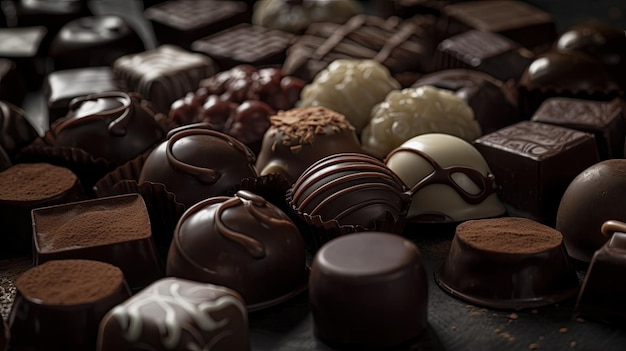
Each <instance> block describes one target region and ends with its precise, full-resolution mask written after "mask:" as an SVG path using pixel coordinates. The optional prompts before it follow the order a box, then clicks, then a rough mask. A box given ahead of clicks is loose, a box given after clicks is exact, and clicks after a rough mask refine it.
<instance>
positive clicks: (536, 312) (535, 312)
mask: <svg viewBox="0 0 626 351" xmlns="http://www.w3.org/2000/svg"><path fill="white" fill-rule="evenodd" d="M530 313H532V314H539V310H538V309H536V308H534V309H532V310H530Z"/></svg>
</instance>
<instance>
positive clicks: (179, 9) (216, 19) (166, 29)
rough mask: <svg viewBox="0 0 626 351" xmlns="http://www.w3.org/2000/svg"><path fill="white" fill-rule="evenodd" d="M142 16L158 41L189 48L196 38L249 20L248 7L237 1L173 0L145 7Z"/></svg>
mask: <svg viewBox="0 0 626 351" xmlns="http://www.w3.org/2000/svg"><path fill="white" fill-rule="evenodd" d="M144 17H145V18H146V19H147V20H149V21H150V23H151V24H152V28H153V29H154V34H155V36H156V39H157V41H158V42H159V43H162V44H175V45H179V46H181V47H183V48H185V49H187V50H189V49H191V43H192V42H194V41H195V40H197V39H200V38H202V37H205V36H207V35H211V34H213V33H217V32H219V31H221V30H224V29H226V28H229V27H232V26H235V25H237V24H239V23H244V22H249V20H250V9H249V8H248V6H247V5H246V4H245V3H244V2H240V1H198V0H177V1H165V2H163V3H161V4H158V5H155V6H152V7H149V8H147V9H146V10H145V11H144Z"/></svg>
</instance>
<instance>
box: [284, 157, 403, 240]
mask: <svg viewBox="0 0 626 351" xmlns="http://www.w3.org/2000/svg"><path fill="white" fill-rule="evenodd" d="M407 190H408V189H407V188H406V186H405V185H404V183H403V182H402V180H401V179H400V178H399V177H398V176H397V175H396V174H395V173H394V172H393V171H391V170H390V169H389V168H387V166H385V164H384V163H382V162H381V161H379V160H377V159H376V158H374V157H371V156H368V155H365V154H357V153H337V154H333V155H330V156H327V157H324V158H322V159H320V160H319V161H317V162H315V163H314V164H312V165H311V166H310V167H308V168H307V169H306V170H305V171H304V172H303V173H302V175H300V177H299V178H298V179H297V181H296V182H295V183H294V185H293V186H292V188H291V190H290V195H289V203H290V205H291V207H292V208H293V209H294V210H295V211H296V212H297V213H299V214H300V215H304V216H309V217H320V218H321V220H322V221H324V222H327V221H336V222H338V223H339V225H347V226H355V227H360V228H364V229H365V230H373V229H375V228H376V220H379V219H381V218H385V217H386V216H391V217H392V218H393V219H394V220H396V221H401V219H403V218H405V217H406V211H407V206H408V202H409V201H410V200H409V195H408V194H407Z"/></svg>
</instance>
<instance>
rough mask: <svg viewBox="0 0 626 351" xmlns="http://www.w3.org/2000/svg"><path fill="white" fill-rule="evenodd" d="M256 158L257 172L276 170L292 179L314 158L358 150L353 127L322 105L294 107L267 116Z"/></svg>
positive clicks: (314, 160) (290, 180)
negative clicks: (265, 128) (268, 117)
mask: <svg viewBox="0 0 626 351" xmlns="http://www.w3.org/2000/svg"><path fill="white" fill-rule="evenodd" d="M270 123H271V125H270V127H269V129H268V130H267V132H265V135H264V137H263V144H262V145H261V151H260V152H259V157H258V159H257V162H256V167H257V169H258V170H259V174H260V175H266V174H270V173H279V174H282V175H283V176H285V178H286V179H287V181H288V182H289V183H293V182H294V181H295V180H296V179H298V177H299V176H300V174H302V172H303V171H304V170H305V169H306V168H307V167H309V166H310V165H312V164H313V163H314V162H316V161H318V160H320V159H322V158H324V157H326V156H328V155H332V154H335V153H339V152H361V145H360V144H359V140H358V139H357V137H356V133H355V131H354V127H352V125H351V124H350V123H349V122H348V121H347V120H346V118H345V117H344V116H343V115H340V114H338V113H335V112H333V111H331V110H328V109H326V108H323V107H309V108H294V109H291V110H288V111H280V112H278V114H276V115H274V116H272V117H270Z"/></svg>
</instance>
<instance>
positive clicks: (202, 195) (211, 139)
mask: <svg viewBox="0 0 626 351" xmlns="http://www.w3.org/2000/svg"><path fill="white" fill-rule="evenodd" d="M255 161H256V158H255V156H254V153H253V152H252V151H251V150H250V149H249V148H248V147H247V146H246V145H244V144H243V143H242V142H240V141H239V140H237V139H235V138H233V137H231V136H229V135H227V134H224V133H221V132H218V131H214V130H210V129H207V126H206V125H203V126H201V125H189V126H184V127H180V128H177V129H174V130H172V131H170V133H169V135H168V139H167V140H166V141H164V142H162V143H161V144H160V145H159V146H157V147H156V148H155V149H154V150H152V152H151V153H150V155H149V156H148V158H147V159H146V161H145V163H144V164H143V167H142V169H141V174H140V175H139V183H140V184H141V183H144V182H152V183H160V184H163V185H164V186H165V188H166V189H167V190H168V191H169V192H171V193H173V194H174V195H175V196H176V201H177V202H179V203H181V204H184V205H185V206H186V207H187V208H189V207H191V206H192V205H193V204H195V203H197V202H200V201H202V200H205V199H207V198H210V197H213V196H219V195H227V194H228V193H229V191H231V190H233V188H234V187H235V186H236V185H238V184H240V182H241V180H242V179H243V178H254V177H256V176H257V171H256V168H255V166H254V162H255Z"/></svg>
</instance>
